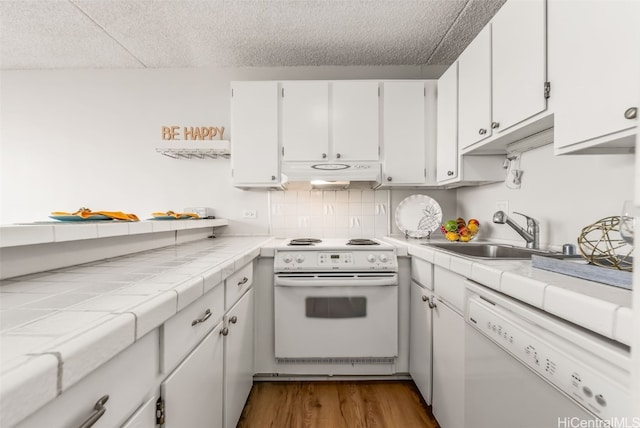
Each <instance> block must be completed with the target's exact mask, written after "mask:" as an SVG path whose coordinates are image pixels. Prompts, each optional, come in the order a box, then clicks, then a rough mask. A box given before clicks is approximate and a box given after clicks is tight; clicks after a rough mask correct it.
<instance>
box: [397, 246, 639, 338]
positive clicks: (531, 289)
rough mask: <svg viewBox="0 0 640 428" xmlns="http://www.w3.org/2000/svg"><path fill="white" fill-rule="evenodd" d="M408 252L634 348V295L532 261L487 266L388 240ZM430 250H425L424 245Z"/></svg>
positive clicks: (494, 262)
mask: <svg viewBox="0 0 640 428" xmlns="http://www.w3.org/2000/svg"><path fill="white" fill-rule="evenodd" d="M385 241H387V242H389V243H392V244H394V245H396V246H397V247H398V248H399V253H400V254H402V251H405V249H406V251H407V253H408V254H409V255H411V256H416V257H419V258H421V259H424V260H426V261H428V262H431V263H433V264H435V265H438V266H442V267H445V268H447V269H450V270H452V271H454V272H457V273H458V274H460V275H462V276H464V277H466V278H469V279H471V280H473V281H475V282H478V283H480V284H482V285H484V286H486V287H489V288H492V289H494V290H496V291H499V292H501V293H504V294H506V295H509V296H511V297H513V298H515V299H518V300H520V301H522V302H525V303H528V304H530V305H532V306H534V307H537V308H539V309H542V310H544V311H546V312H548V313H550V314H553V315H555V316H558V317H560V318H563V319H565V320H567V321H570V322H572V323H575V324H577V325H580V326H582V327H584V328H586V329H589V330H591V331H594V332H596V333H598V334H600V335H602V336H605V337H608V338H610V339H613V340H616V341H618V342H621V343H624V344H626V345H630V344H631V337H632V331H633V330H632V329H633V324H632V311H631V294H632V293H631V290H627V289H623V288H619V287H613V286H610V285H606V284H601V283H597V282H592V281H586V280H583V279H580V278H574V277H571V276H568V275H562V274H559V273H554V272H549V271H546V270H542V269H536V268H533V267H532V266H531V261H530V260H485V259H474V258H470V257H463V256H457V255H454V254H452V253H449V252H445V251H442V250H440V249H437V248H435V247H430V246H428V242H429V241H423V240H419V239H411V238H410V239H405V238H404V237H403V238H385ZM425 243H426V244H427V245H423V244H425Z"/></svg>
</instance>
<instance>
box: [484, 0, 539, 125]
mask: <svg viewBox="0 0 640 428" xmlns="http://www.w3.org/2000/svg"><path fill="white" fill-rule="evenodd" d="M491 38H492V40H491V48H492V51H491V56H492V59H491V64H492V66H493V68H492V78H493V89H492V94H493V99H492V102H493V114H492V120H493V122H492V127H493V128H494V133H495V132H501V131H504V130H505V129H507V128H509V127H510V126H513V125H515V124H517V123H519V122H521V121H523V120H525V119H528V118H530V117H532V116H534V115H536V114H537V113H540V112H542V111H544V110H546V108H547V99H546V98H545V96H544V82H545V80H546V77H547V66H546V16H545V0H509V1H508V2H506V3H505V4H504V6H502V8H501V9H500V11H499V12H498V13H497V14H496V16H495V18H494V19H493V21H491Z"/></svg>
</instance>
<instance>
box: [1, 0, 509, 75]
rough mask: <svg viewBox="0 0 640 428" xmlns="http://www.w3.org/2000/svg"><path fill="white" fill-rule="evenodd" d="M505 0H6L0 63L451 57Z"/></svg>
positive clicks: (371, 61) (205, 63)
mask: <svg viewBox="0 0 640 428" xmlns="http://www.w3.org/2000/svg"><path fill="white" fill-rule="evenodd" d="M505 1H506V0H385V1H380V0H342V1H339V0H296V1H285V0H250V1H249V0H247V1H243V0H0V67H1V68H2V69H52V68H145V67H149V68H168V67H172V68H174V67H210V66H213V67H225V66H236V67H247V66H249V67H251V66H260V67H286V66H322V65H422V64H426V65H448V64H450V63H451V62H452V61H453V60H454V59H455V58H456V57H457V56H458V55H459V54H460V53H461V52H462V50H463V49H464V48H465V47H466V46H467V45H468V44H469V42H470V41H471V40H472V39H473V38H474V37H475V35H476V34H478V32H479V31H480V30H481V29H482V27H484V25H485V24H486V23H487V22H488V21H489V20H490V19H491V17H493V15H494V14H495V13H496V11H497V10H498V9H499V8H500V6H502V4H503V3H504V2H505Z"/></svg>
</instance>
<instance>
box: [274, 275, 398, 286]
mask: <svg viewBox="0 0 640 428" xmlns="http://www.w3.org/2000/svg"><path fill="white" fill-rule="evenodd" d="M394 285H398V277H397V276H396V275H393V276H390V277H379V278H375V277H373V278H371V277H369V278H344V277H342V278H336V279H328V278H322V279H318V278H286V277H276V280H275V286H276V287H385V286H394Z"/></svg>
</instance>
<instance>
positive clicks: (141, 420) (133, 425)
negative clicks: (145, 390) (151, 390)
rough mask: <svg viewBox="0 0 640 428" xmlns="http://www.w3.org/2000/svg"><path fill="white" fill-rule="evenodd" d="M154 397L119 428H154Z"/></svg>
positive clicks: (155, 398)
mask: <svg viewBox="0 0 640 428" xmlns="http://www.w3.org/2000/svg"><path fill="white" fill-rule="evenodd" d="M157 399H158V398H157V397H156V396H155V395H154V396H153V397H151V398H150V399H149V400H148V401H147V402H146V403H144V404H143V405H142V406H140V407H139V408H138V410H136V412H135V413H134V414H133V415H132V416H131V417H130V418H129V419H128V420H127V422H125V423H124V425H122V427H121V428H156V401H157Z"/></svg>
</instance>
